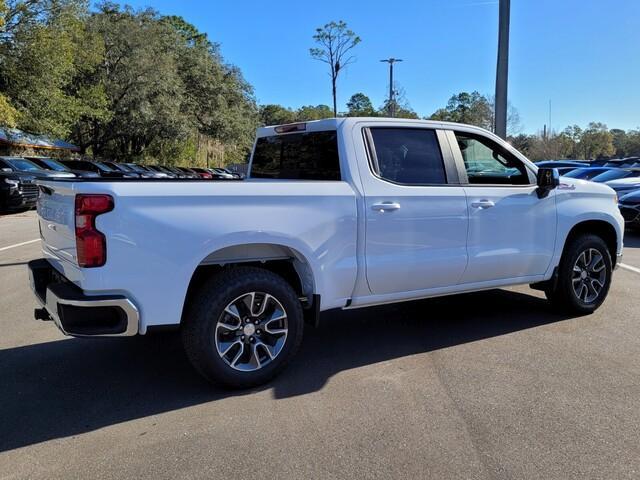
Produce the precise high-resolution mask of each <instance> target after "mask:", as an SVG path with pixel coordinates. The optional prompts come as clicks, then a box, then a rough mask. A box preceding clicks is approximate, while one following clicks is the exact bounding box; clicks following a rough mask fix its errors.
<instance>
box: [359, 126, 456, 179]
mask: <svg viewBox="0 0 640 480" xmlns="http://www.w3.org/2000/svg"><path fill="white" fill-rule="evenodd" d="M370 131H371V138H372V139H373V147H374V149H375V155H373V157H374V162H373V163H374V165H373V168H374V170H375V171H376V173H377V174H378V175H379V176H380V177H382V178H383V179H385V180H389V181H391V182H394V183H400V184H404V185H442V184H446V183H447V177H446V174H445V171H444V162H443V160H442V153H441V152H440V147H439V145H438V138H437V136H436V132H435V131H434V130H428V129H424V128H371V129H370Z"/></svg>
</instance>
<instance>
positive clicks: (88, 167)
mask: <svg viewBox="0 0 640 480" xmlns="http://www.w3.org/2000/svg"><path fill="white" fill-rule="evenodd" d="M61 162H62V163H63V164H64V165H66V166H67V167H69V168H72V169H74V170H83V171H85V172H94V173H97V174H98V175H100V176H101V177H107V178H138V177H139V175H137V174H134V173H131V174H128V173H124V172H119V171H117V170H114V169H113V168H111V167H109V166H107V165H105V164H103V163H100V162H90V161H88V160H61Z"/></svg>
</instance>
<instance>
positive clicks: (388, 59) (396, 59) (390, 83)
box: [380, 57, 402, 117]
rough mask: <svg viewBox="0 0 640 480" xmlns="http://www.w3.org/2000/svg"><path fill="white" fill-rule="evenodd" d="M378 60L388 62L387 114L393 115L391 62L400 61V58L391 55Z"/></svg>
mask: <svg viewBox="0 0 640 480" xmlns="http://www.w3.org/2000/svg"><path fill="white" fill-rule="evenodd" d="M380 61H381V62H385V63H388V64H389V116H391V117H393V115H394V113H395V111H394V109H395V104H394V103H393V64H394V63H396V62H401V61H402V59H401V58H393V57H391V58H387V59H385V60H380Z"/></svg>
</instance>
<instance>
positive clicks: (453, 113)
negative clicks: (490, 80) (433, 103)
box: [429, 91, 493, 130]
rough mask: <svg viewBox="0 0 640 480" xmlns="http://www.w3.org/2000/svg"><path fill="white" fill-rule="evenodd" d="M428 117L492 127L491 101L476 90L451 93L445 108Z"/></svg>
mask: <svg viewBox="0 0 640 480" xmlns="http://www.w3.org/2000/svg"><path fill="white" fill-rule="evenodd" d="M429 118H430V119H431V120H442V121H447V122H457V123H467V124H469V125H476V126H478V127H482V128H486V129H487V130H492V129H493V108H492V106H491V102H490V101H489V100H488V99H487V97H485V96H484V95H481V94H480V93H479V92H477V91H474V92H471V93H468V92H460V93H458V94H455V95H453V96H452V97H451V98H450V99H449V101H448V102H447V106H446V107H445V108H441V109H439V110H436V111H435V112H434V113H433V114H432V115H431V117H429Z"/></svg>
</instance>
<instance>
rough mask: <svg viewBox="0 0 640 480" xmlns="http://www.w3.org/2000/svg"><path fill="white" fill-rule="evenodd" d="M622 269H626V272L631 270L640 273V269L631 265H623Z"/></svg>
mask: <svg viewBox="0 0 640 480" xmlns="http://www.w3.org/2000/svg"><path fill="white" fill-rule="evenodd" d="M620 268H624V269H625V270H629V271H630V272H634V273H640V268H636V267H632V266H631V265H627V264H625V263H621V264H620Z"/></svg>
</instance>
